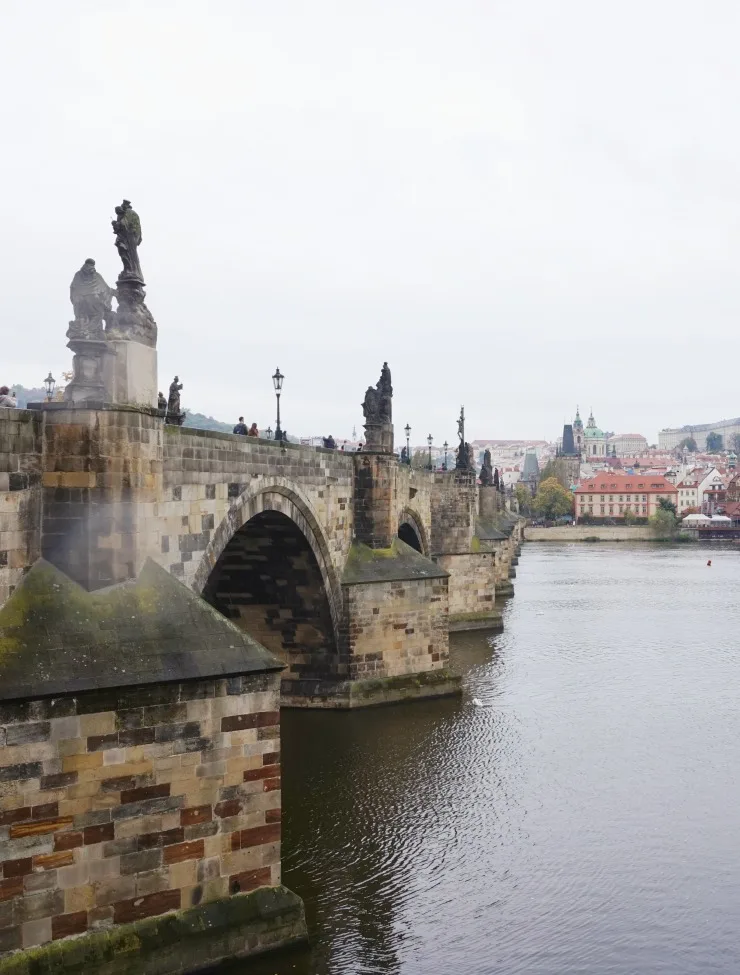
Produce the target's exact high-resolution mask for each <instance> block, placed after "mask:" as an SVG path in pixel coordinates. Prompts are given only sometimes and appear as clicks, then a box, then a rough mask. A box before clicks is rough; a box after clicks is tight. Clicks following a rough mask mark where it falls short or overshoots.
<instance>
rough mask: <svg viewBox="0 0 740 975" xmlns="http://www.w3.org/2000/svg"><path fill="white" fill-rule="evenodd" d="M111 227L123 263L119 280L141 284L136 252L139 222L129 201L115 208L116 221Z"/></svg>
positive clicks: (138, 239) (139, 240)
mask: <svg viewBox="0 0 740 975" xmlns="http://www.w3.org/2000/svg"><path fill="white" fill-rule="evenodd" d="M112 226H113V232H114V233H115V235H116V248H117V249H118V254H119V256H120V258H121V261H122V263H123V271H122V272H121V273H120V274H119V275H118V278H119V280H121V279H125V278H134V279H136V280H137V281H141V283H142V284H143V283H144V279H143V276H142V273H141V264H140V263H139V252H138V248H139V245H140V244H141V221H140V220H139V215H138V213H137V212H136V211H135V210H134V209H132V207H131V201H130V200H124V201H123V203H122V204H121V205H120V206H119V207H116V219H115V220H114V221H113V222H112Z"/></svg>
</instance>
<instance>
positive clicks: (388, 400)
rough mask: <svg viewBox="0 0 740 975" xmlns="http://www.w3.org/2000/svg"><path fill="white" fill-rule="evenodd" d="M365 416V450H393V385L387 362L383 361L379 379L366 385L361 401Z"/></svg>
mask: <svg viewBox="0 0 740 975" xmlns="http://www.w3.org/2000/svg"><path fill="white" fill-rule="evenodd" d="M362 413H363V416H364V417H365V450H379V451H382V452H384V453H392V452H393V385H392V383H391V371H390V369H389V368H388V363H387V362H384V363H383V368H382V369H381V371H380V379H379V380H378V382H377V383H376V384H375V386H368V387H367V390H366V391H365V399H364V400H363V402H362Z"/></svg>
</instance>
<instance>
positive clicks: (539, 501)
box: [533, 477, 573, 521]
mask: <svg viewBox="0 0 740 975" xmlns="http://www.w3.org/2000/svg"><path fill="white" fill-rule="evenodd" d="M533 507H534V510H535V511H536V512H537V513H538V514H540V515H542V517H543V518H546V519H547V520H548V521H553V520H554V519H555V518H562V517H563V516H564V515H570V514H572V513H573V495H572V494H571V493H570V491H568V490H566V488H564V487H563V485H562V484H561V483H560V482H559V481H558V479H557V478H556V477H548V478H547V479H546V480H544V481H541V482H540V487H539V490H538V491H537V495H536V497H535V499H534V505H533Z"/></svg>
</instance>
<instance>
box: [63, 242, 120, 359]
mask: <svg viewBox="0 0 740 975" xmlns="http://www.w3.org/2000/svg"><path fill="white" fill-rule="evenodd" d="M113 295H114V291H113V289H112V288H109V287H108V285H107V284H106V283H105V281H104V280H103V276H102V275H101V274H99V273H98V272H97V271H96V270H95V261H94V260H93V259H92V257H88V258H87V260H86V261H85V263H84V264H83V265H82V267H81V268H80V269H79V271H77V272H75V276H74V277H73V278H72V283H71V284H70V286H69V300H70V301H71V302H72V308H73V309H74V314H75V317H74V321H73V322H70V323H69V331H68V332H67V337H68V338H88V339H95V340H97V341H102V340H103V339H104V337H105V336H104V334H103V322H104V321H108V320H109V319H110V317H111V311H112V301H111V299H112V298H113Z"/></svg>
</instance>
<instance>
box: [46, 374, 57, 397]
mask: <svg viewBox="0 0 740 975" xmlns="http://www.w3.org/2000/svg"><path fill="white" fill-rule="evenodd" d="M56 384H57V381H56V379H55V378H54V377H53V376H52V374H51V369H50V370H49V375H48V376H47V377H46V379H45V380H44V386H46V402H47V403H51V398H52V396H53V395H54V387H55V386H56Z"/></svg>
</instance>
